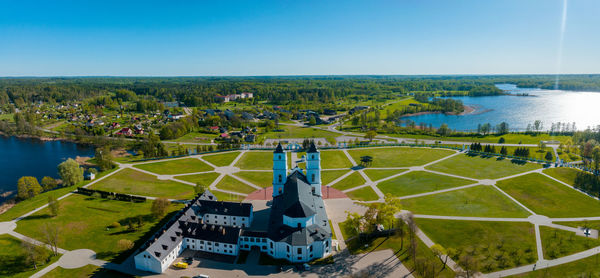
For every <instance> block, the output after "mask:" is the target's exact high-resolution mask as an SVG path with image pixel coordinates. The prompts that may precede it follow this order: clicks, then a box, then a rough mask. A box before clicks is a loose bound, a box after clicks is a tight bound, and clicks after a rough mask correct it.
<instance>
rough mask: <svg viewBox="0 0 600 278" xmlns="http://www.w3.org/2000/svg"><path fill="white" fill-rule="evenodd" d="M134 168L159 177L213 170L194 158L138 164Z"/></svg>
mask: <svg viewBox="0 0 600 278" xmlns="http://www.w3.org/2000/svg"><path fill="white" fill-rule="evenodd" d="M135 167H136V168H139V169H142V170H146V171H150V172H152V173H157V174H161V175H177V174H185V173H196V172H206V171H212V170H213V168H212V167H210V166H208V164H206V163H204V162H202V161H200V160H199V159H195V158H184V159H175V160H167V161H163V162H156V163H148V164H138V165H135Z"/></svg>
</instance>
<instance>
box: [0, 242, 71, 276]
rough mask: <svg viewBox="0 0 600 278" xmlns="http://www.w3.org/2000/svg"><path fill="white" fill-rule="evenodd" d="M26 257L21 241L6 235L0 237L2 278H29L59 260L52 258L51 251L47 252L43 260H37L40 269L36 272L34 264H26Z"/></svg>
mask: <svg viewBox="0 0 600 278" xmlns="http://www.w3.org/2000/svg"><path fill="white" fill-rule="evenodd" d="M40 248H42V247H40ZM46 250H47V249H46ZM26 255H27V254H26V253H25V251H23V247H22V246H21V240H19V239H18V238H15V237H12V236H10V235H6V234H4V235H0V277H11V278H17V277H18V278H21V277H23V278H25V277H29V276H31V275H32V274H34V273H36V272H38V271H39V270H41V269H42V268H44V267H46V266H48V265H50V264H52V263H54V262H55V261H57V260H58V258H59V257H57V256H52V253H51V252H50V250H47V252H46V253H45V254H44V255H43V256H41V258H39V259H38V260H36V262H37V267H38V269H37V270H36V269H35V268H34V267H33V263H31V264H30V263H25V262H24V261H25V256H26Z"/></svg>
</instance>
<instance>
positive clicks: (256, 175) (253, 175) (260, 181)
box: [234, 171, 273, 187]
mask: <svg viewBox="0 0 600 278" xmlns="http://www.w3.org/2000/svg"><path fill="white" fill-rule="evenodd" d="M234 175H236V176H238V177H240V178H242V179H244V180H247V181H249V182H251V183H253V184H254V185H257V186H260V187H270V186H273V172H245V171H242V172H237V173H235V174H234Z"/></svg>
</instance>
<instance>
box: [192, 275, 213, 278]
mask: <svg viewBox="0 0 600 278" xmlns="http://www.w3.org/2000/svg"><path fill="white" fill-rule="evenodd" d="M193 278H210V277H209V276H208V275H205V274H200V275H198V276H194V277H193Z"/></svg>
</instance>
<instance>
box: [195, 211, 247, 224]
mask: <svg viewBox="0 0 600 278" xmlns="http://www.w3.org/2000/svg"><path fill="white" fill-rule="evenodd" d="M215 216H216V217H215ZM202 220H203V221H204V223H205V224H207V225H213V224H214V225H222V226H228V227H240V228H242V227H243V228H247V227H250V224H251V223H252V212H251V213H250V217H245V216H229V215H220V214H210V213H207V214H204V215H203V216H202Z"/></svg>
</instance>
